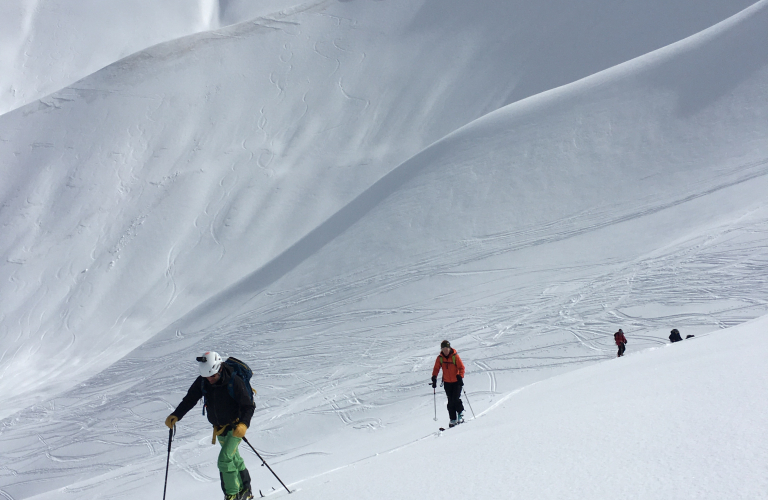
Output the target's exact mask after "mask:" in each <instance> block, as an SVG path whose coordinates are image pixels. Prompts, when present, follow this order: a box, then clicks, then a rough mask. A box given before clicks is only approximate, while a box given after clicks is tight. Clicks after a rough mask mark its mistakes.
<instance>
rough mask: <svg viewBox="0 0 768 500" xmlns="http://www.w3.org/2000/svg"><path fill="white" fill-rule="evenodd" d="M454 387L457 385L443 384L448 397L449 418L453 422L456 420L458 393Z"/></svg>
mask: <svg viewBox="0 0 768 500" xmlns="http://www.w3.org/2000/svg"><path fill="white" fill-rule="evenodd" d="M454 385H456V384H455V383H453V382H444V383H443V387H444V388H445V395H446V396H447V397H448V405H447V407H448V418H450V419H451V421H453V420H456V396H455V392H456V391H454V387H453V386H454Z"/></svg>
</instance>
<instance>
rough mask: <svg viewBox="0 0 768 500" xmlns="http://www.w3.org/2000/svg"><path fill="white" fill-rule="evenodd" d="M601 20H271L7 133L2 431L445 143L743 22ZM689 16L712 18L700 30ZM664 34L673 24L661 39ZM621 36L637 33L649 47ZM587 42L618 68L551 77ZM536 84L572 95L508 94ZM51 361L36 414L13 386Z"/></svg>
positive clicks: (95, 81) (713, 12)
mask: <svg viewBox="0 0 768 500" xmlns="http://www.w3.org/2000/svg"><path fill="white" fill-rule="evenodd" d="M607 3H610V2H602V3H600V2H594V3H589V4H588V5H587V6H586V7H585V10H584V11H583V12H582V11H579V12H580V15H581V16H585V17H589V16H598V15H600V16H603V15H605V13H606V12H608V13H610V15H611V17H610V18H601V19H604V22H601V23H598V24H597V25H596V26H586V25H583V24H573V23H570V22H565V21H566V20H568V19H570V17H569V16H570V14H572V13H570V11H569V10H568V9H565V10H564V9H563V8H562V5H561V4H560V3H559V2H555V1H554V0H553V1H551V2H544V3H539V4H537V5H538V6H537V7H535V8H534V10H533V11H531V10H530V7H528V6H527V5H528V3H519V4H518V3H507V2H484V3H483V4H482V5H481V6H479V7H482V8H479V7H478V8H477V10H476V11H474V10H473V11H472V12H467V11H466V9H465V8H464V7H462V6H461V5H460V4H459V3H457V2H439V3H435V2H423V1H422V2H413V1H397V2H319V3H315V4H301V5H300V6H298V7H296V8H288V7H287V5H288V4H281V5H277V4H275V6H276V7H280V8H281V9H282V10H281V13H278V14H276V15H274V16H269V17H263V18H257V19H255V20H253V21H249V22H244V23H240V24H237V25H235V26H231V27H229V28H226V29H223V30H219V31H215V32H209V33H202V34H198V35H195V36H192V37H188V38H184V39H180V40H176V41H173V42H169V43H167V44H164V45H160V46H156V47H153V48H152V49H149V50H146V51H144V52H141V53H138V54H135V55H133V56H131V57H128V58H126V59H123V60H121V61H120V62H118V63H115V64H113V65H111V66H110V67H108V68H106V69H104V70H102V71H100V72H98V73H96V74H94V75H93V76H91V77H89V78H87V79H85V80H83V81H81V82H79V83H78V84H77V85H74V86H72V87H69V88H67V89H64V90H62V91H60V92H58V93H56V94H53V95H51V96H49V97H46V98H44V99H42V100H40V101H38V102H36V103H33V104H30V105H28V106H26V107H24V108H22V109H18V110H16V111H14V112H11V113H6V114H5V115H3V116H2V119H0V138H2V144H0V159H1V161H0V165H2V166H1V167H0V168H2V176H3V179H4V183H3V185H2V186H0V189H1V190H2V192H1V194H2V199H3V207H4V209H3V211H2V213H0V220H1V221H2V224H3V227H4V228H5V230H4V232H3V235H2V240H0V245H1V246H0V251H2V253H3V256H4V259H3V262H0V275H1V276H2V278H3V279H2V285H0V287H2V288H0V292H2V295H3V296H4V297H10V299H9V300H7V301H4V303H3V305H2V317H1V318H2V319H1V320H0V321H1V322H0V337H1V338H2V339H3V342H4V351H3V356H2V359H1V360H0V363H2V364H0V371H2V373H3V374H4V377H3V383H2V384H3V385H2V389H3V391H2V398H5V399H3V402H4V404H3V405H2V410H0V411H1V412H2V414H8V413H9V412H12V411H14V409H18V408H22V407H23V406H25V405H27V404H28V403H29V402H30V400H31V399H33V398H38V399H39V398H43V397H45V396H46V394H47V395H51V394H55V393H56V392H57V391H59V390H60V389H61V388H63V387H66V386H71V385H72V384H74V383H75V382H76V381H81V380H84V378H85V377H86V376H87V375H88V374H92V373H94V372H98V371H99V370H100V369H101V368H103V367H105V366H108V365H109V364H110V363H111V362H112V361H114V360H116V359H118V358H119V357H121V356H122V355H123V354H125V353H126V352H128V351H130V350H131V349H133V348H135V347H136V346H138V345H140V343H141V342H142V341H144V340H145V339H147V338H149V337H150V336H151V335H152V334H154V333H156V332H157V331H159V330H160V329H161V328H163V327H165V326H167V325H168V324H169V323H171V322H173V321H174V320H176V319H178V318H179V317H181V316H182V315H183V314H184V313H186V312H188V311H190V310H191V309H192V308H193V307H195V306H197V305H198V304H200V303H202V302H204V301H205V300H207V299H210V298H211V297H213V296H214V295H215V294H216V293H219V292H222V291H224V290H226V289H227V287H229V286H230V285H232V284H233V283H235V282H237V281H238V280H239V279H241V278H242V277H243V276H245V275H247V274H249V273H251V272H253V271H255V270H257V269H260V268H262V267H263V266H264V265H265V264H267V263H268V262H270V261H271V260H273V259H275V258H276V257H277V256H279V255H281V254H282V252H284V251H285V250H286V249H288V248H290V247H291V245H293V244H295V243H296V242H297V241H299V240H300V239H301V238H302V237H304V236H305V235H307V234H308V233H310V231H312V230H313V229H314V228H316V227H317V226H319V225H320V224H322V223H323V222H324V221H326V220H327V219H328V218H329V217H330V216H331V215H332V214H334V213H335V212H336V211H338V210H339V209H341V208H342V207H344V206H345V205H346V204H347V203H349V202H350V201H351V200H353V199H354V198H355V197H356V196H358V195H360V193H362V192H363V191H364V190H365V189H367V188H368V187H370V186H371V185H372V184H373V183H374V182H376V181H377V180H378V179H379V178H381V177H382V176H383V175H385V174H386V173H387V172H389V171H390V170H391V169H392V168H393V167H394V166H395V165H397V164H399V163H401V162H402V161H404V160H406V159H407V158H409V157H410V156H412V155H414V154H416V153H417V152H418V151H420V150H421V149H423V148H424V147H425V146H427V145H428V144H430V143H432V142H434V141H436V140H438V139H440V138H441V137H443V136H444V135H445V134H448V133H450V132H452V131H454V130H455V129H457V128H458V127H460V126H462V125H464V124H466V123H468V122H470V121H471V120H473V119H476V118H478V117H480V116H482V115H484V114H486V113H487V112H489V111H492V110H495V109H497V108H498V107H500V106H502V105H504V104H505V103H507V102H509V101H510V100H511V99H514V98H516V96H517V97H520V96H523V95H526V93H537V92H539V91H542V90H546V89H547V87H548V86H549V85H553V84H559V83H563V82H565V81H568V80H569V79H573V78H579V77H582V76H586V75H587V74H588V72H589V71H592V70H593V69H595V68H602V67H605V66H607V65H610V64H613V63H616V62H620V60H624V59H626V58H629V57H633V56H635V55H639V52H641V51H643V50H650V49H653V48H655V47H659V46H661V45H664V44H666V43H669V42H670V41H673V40H675V39H677V38H680V37H683V36H686V35H689V34H691V33H693V32H695V31H696V30H697V29H701V28H702V27H704V25H706V23H707V22H714V21H716V20H717V19H718V18H719V16H722V15H725V14H726V13H727V12H728V11H729V9H733V8H734V5H737V4H738V2H736V3H734V2H722V1H715V0H710V1H708V2H706V3H705V4H703V3H702V2H701V1H696V2H694V1H693V0H688V1H682V0H681V1H680V2H677V3H675V2H672V3H670V2H666V3H663V4H662V3H658V5H657V6H656V7H654V8H653V9H650V10H649V12H651V13H652V14H653V16H651V18H648V17H644V16H637V15H635V14H636V10H637V9H636V7H633V6H631V5H630V3H628V2H623V3H622V5H624V7H622V8H619V9H618V10H615V9H614V8H613V7H608V8H607V10H605V9H606V4H607ZM725 4H727V5H728V6H727V7H724V6H723V5H725ZM238 5H240V4H231V5H227V6H225V4H221V7H222V8H224V7H226V8H224V10H223V11H222V12H227V9H229V8H230V7H231V8H232V9H235V10H232V11H231V12H237V9H238V8H239V7H238ZM694 5H695V6H696V8H695V11H696V12H705V13H706V14H702V15H701V16H698V15H697V16H691V15H690V12H689V11H688V10H687V9H688V8H689V7H692V6H694ZM705 5H706V6H705ZM665 6H667V7H665ZM459 14H461V15H459ZM654 16H655V17H654ZM668 16H672V17H673V18H674V19H676V20H677V22H675V23H669V24H665V23H656V22H655V21H657V20H658V19H657V17H658V18H659V19H661V18H665V17H668ZM225 17H226V16H225ZM614 25H620V26H624V27H625V29H629V28H628V26H632V27H633V28H632V29H631V30H629V31H639V32H643V33H646V35H645V36H643V37H642V39H643V43H640V42H638V40H637V38H632V39H626V38H624V37H623V35H622V36H619V35H620V34H621V33H624V30H622V31H621V33H617V31H616V29H615V27H614ZM660 27H663V29H660ZM587 33H589V34H590V35H589V36H595V37H597V38H598V39H599V40H600V44H599V45H600V46H601V47H611V49H610V54H609V55H606V53H604V52H602V51H601V50H596V51H590V52H589V53H588V54H585V55H584V56H583V57H585V58H587V59H589V58H591V57H593V56H594V57H595V58H596V59H595V61H596V62H594V63H590V64H586V63H585V66H584V67H585V68H588V69H584V70H579V69H574V68H571V69H569V70H567V71H565V70H564V71H565V72H564V73H559V72H557V71H555V70H553V69H552V68H567V67H568V66H567V64H566V62H567V61H568V60H570V59H571V58H572V57H573V54H570V53H559V52H553V51H549V52H547V51H545V52H543V54H546V55H547V56H546V57H544V58H540V57H539V48H540V47H541V44H542V43H543V41H544V40H550V39H555V40H557V43H556V45H558V46H570V45H571V44H578V43H580V41H581V40H583V39H584V37H585V36H586V34H587ZM534 34H535V36H534ZM621 47H624V49H621ZM606 50H607V49H606ZM609 56H610V57H609ZM601 61H602V62H601ZM541 72H544V73H547V74H548V75H550V76H551V75H553V74H555V73H557V74H559V75H560V76H561V77H562V80H557V81H555V80H552V79H551V78H550V77H546V78H544V77H542V80H541V81H542V82H544V83H542V86H541V87H538V86H536V85H532V84H530V83H528V84H525V85H523V88H527V89H528V90H526V91H525V92H524V93H523V94H520V93H519V92H520V91H519V90H516V89H519V88H521V87H520V82H523V81H526V82H530V81H538V80H536V78H534V76H533V75H535V74H538V73H541ZM434 75H439V78H435V76H434ZM531 78H533V80H531ZM516 92H518V93H517V94H516ZM593 173H594V171H593ZM591 188H592V187H590V189H591ZM529 192H533V191H529ZM582 193H583V196H584V197H585V199H586V198H587V197H589V196H590V195H589V194H588V191H586V190H585V191H583V192H582ZM593 196H594V197H598V196H599V193H596V194H594V195H593ZM527 201H532V200H531V199H529V200H527ZM534 201H536V203H537V206H539V205H540V206H548V205H549V203H548V201H547V200H545V199H543V198H539V199H538V200H534ZM525 210H534V211H535V210H536V209H535V208H528V207H526V208H525ZM490 218H491V219H493V216H491V217H490ZM307 248H309V247H307ZM362 251H363V249H359V250H358V252H362ZM364 251H365V252H366V253H368V252H369V251H370V250H369V249H368V248H365V249H364ZM278 267H279V266H278ZM272 269H274V267H273V268H272ZM222 314H223V313H222ZM219 317H221V314H220V315H219ZM180 334H181V333H180ZM86 346H87V348H86ZM41 360H46V362H45V367H46V368H45V370H41V373H40V374H39V377H41V378H43V379H45V380H46V381H47V382H48V384H47V385H46V387H47V391H46V392H45V393H41V392H40V391H39V387H38V388H36V390H34V391H32V390H31V389H32V387H31V386H29V385H28V384H29V383H30V382H29V380H30V377H28V376H26V375H22V373H23V370H21V367H29V366H41V365H42V363H41ZM32 380H37V377H33V378H32ZM10 401H13V404H11V403H10Z"/></svg>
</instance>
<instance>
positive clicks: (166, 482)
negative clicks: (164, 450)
mask: <svg viewBox="0 0 768 500" xmlns="http://www.w3.org/2000/svg"><path fill="white" fill-rule="evenodd" d="M175 432H176V426H175V425H174V426H173V428H172V429H168V458H167V459H166V461H165V486H163V500H165V492H166V490H167V489H168V467H169V466H170V465H171V443H172V442H173V434H174V433H175Z"/></svg>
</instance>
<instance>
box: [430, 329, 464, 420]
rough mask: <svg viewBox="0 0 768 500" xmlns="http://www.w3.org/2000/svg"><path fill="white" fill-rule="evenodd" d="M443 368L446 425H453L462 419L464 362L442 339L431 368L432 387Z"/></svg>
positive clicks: (434, 385)
mask: <svg viewBox="0 0 768 500" xmlns="http://www.w3.org/2000/svg"><path fill="white" fill-rule="evenodd" d="M441 368H442V370H443V386H444V388H445V395H446V396H448V417H449V418H450V419H451V421H450V422H449V424H448V426H449V427H453V426H455V425H458V424H460V423H462V422H463V421H464V403H462V402H461V388H462V387H463V386H464V363H462V361H461V358H460V357H459V354H458V353H457V352H456V349H453V348H451V343H450V342H448V341H447V340H443V342H442V343H441V344H440V354H439V355H438V356H437V359H436V360H435V366H434V368H433V369H432V387H437V374H438V373H440V369H441Z"/></svg>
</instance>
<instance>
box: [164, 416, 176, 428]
mask: <svg viewBox="0 0 768 500" xmlns="http://www.w3.org/2000/svg"><path fill="white" fill-rule="evenodd" d="M178 421H179V417H177V416H176V415H168V418H166V419H165V425H167V426H168V428H169V429H173V426H174V425H176V422H178Z"/></svg>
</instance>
